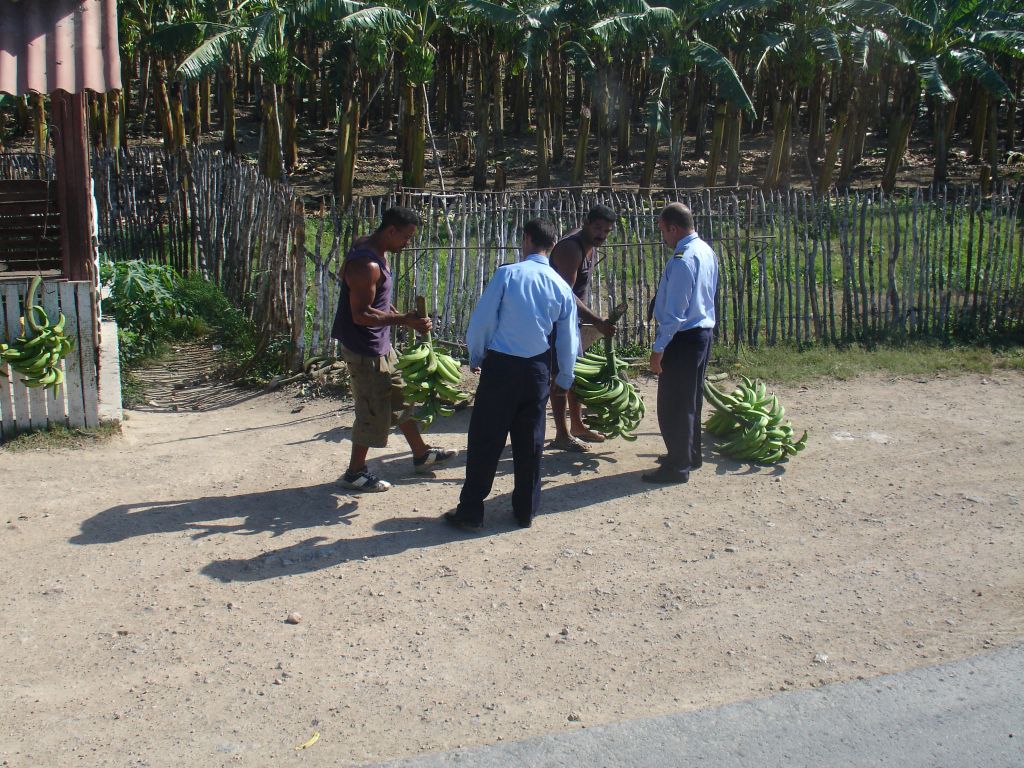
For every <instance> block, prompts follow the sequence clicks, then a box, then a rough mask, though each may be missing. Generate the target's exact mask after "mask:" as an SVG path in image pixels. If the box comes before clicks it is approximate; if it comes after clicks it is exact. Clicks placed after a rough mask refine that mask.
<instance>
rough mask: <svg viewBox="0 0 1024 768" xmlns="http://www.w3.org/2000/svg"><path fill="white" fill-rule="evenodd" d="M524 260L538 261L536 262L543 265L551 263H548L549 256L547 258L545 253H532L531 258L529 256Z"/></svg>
mask: <svg viewBox="0 0 1024 768" xmlns="http://www.w3.org/2000/svg"><path fill="white" fill-rule="evenodd" d="M524 260H525V261H536V262H539V263H541V264H547V263H549V262H548V257H547V256H545V255H544V254H543V253H531V254H530V255H529V256H527V257H526V259H524Z"/></svg>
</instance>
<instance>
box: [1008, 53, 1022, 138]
mask: <svg viewBox="0 0 1024 768" xmlns="http://www.w3.org/2000/svg"><path fill="white" fill-rule="evenodd" d="M1022 71H1024V64H1021V63H1018V64H1017V65H1016V66H1015V67H1014V68H1013V72H1014V75H1013V82H1012V83H1011V84H1010V88H1011V89H1012V90H1011V93H1014V94H1017V96H1016V98H1013V99H1011V100H1010V102H1009V104H1007V109H1008V111H1009V113H1010V114H1009V119H1008V120H1007V121H1006V143H1005V144H1004V146H1005V148H1006V152H1007V153H1009V152H1012V151H1013V149H1014V147H1015V146H1016V145H1017V106H1018V105H1019V104H1020V82H1021V72H1022Z"/></svg>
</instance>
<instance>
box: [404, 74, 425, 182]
mask: <svg viewBox="0 0 1024 768" xmlns="http://www.w3.org/2000/svg"><path fill="white" fill-rule="evenodd" d="M405 95H406V110H407V114H406V121H407V122H406V125H407V133H406V145H405V152H406V153H407V157H406V161H407V162H406V163H405V164H404V165H405V167H406V168H407V171H406V173H405V175H404V176H403V177H402V185H403V186H405V187H411V188H413V189H422V188H423V179H424V169H425V166H426V150H427V141H426V124H425V123H424V113H423V89H422V88H417V87H414V86H413V85H411V84H406V87H405Z"/></svg>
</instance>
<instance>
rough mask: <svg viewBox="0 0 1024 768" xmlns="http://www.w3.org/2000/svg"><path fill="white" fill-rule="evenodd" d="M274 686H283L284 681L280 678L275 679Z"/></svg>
mask: <svg viewBox="0 0 1024 768" xmlns="http://www.w3.org/2000/svg"><path fill="white" fill-rule="evenodd" d="M274 685H284V680H282V679H281V678H280V677H275V678H274Z"/></svg>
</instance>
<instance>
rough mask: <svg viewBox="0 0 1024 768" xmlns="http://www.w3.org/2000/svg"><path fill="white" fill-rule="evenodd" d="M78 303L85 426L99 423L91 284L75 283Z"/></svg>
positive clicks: (94, 325)
mask: <svg viewBox="0 0 1024 768" xmlns="http://www.w3.org/2000/svg"><path fill="white" fill-rule="evenodd" d="M75 299H76V303H77V305H78V328H79V337H78V338H79V343H80V345H81V350H82V354H81V360H82V400H83V401H84V403H85V426H87V427H95V426H97V425H98V424H99V388H98V385H99V382H98V379H97V376H96V320H95V317H94V312H95V310H94V308H93V303H92V301H93V300H92V295H91V293H90V291H89V284H88V283H86V282H84V281H83V282H76V283H75Z"/></svg>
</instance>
